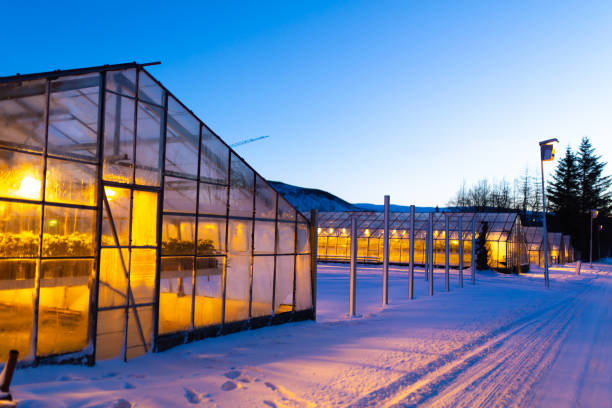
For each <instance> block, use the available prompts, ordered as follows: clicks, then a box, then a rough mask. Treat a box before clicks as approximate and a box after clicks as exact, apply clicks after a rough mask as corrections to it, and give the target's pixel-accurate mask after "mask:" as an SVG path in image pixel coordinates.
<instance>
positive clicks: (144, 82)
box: [138, 71, 164, 106]
mask: <svg viewBox="0 0 612 408" xmlns="http://www.w3.org/2000/svg"><path fill="white" fill-rule="evenodd" d="M138 98H139V99H140V100H141V101H143V102H146V103H149V104H155V105H159V106H161V105H162V104H163V100H164V91H163V89H162V88H161V87H160V86H159V85H158V84H157V82H155V80H154V79H153V78H151V76H149V74H147V73H146V72H144V71H140V72H139V74H138Z"/></svg>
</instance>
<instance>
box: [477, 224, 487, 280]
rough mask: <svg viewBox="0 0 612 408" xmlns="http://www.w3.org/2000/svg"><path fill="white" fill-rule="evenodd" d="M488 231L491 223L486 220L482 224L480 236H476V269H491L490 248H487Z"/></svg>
mask: <svg viewBox="0 0 612 408" xmlns="http://www.w3.org/2000/svg"><path fill="white" fill-rule="evenodd" d="M488 232H489V223H488V222H486V221H485V222H483V223H482V224H481V226H480V232H479V233H478V238H476V269H477V270H479V271H484V270H486V269H489V250H488V248H487V233H488Z"/></svg>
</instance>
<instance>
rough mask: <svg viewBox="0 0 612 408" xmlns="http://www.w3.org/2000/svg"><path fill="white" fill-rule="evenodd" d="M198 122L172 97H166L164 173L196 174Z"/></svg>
mask: <svg viewBox="0 0 612 408" xmlns="http://www.w3.org/2000/svg"><path fill="white" fill-rule="evenodd" d="M199 143H200V122H199V121H198V120H197V119H196V118H195V117H194V116H193V115H192V114H191V113H189V112H188V111H187V110H186V109H185V108H183V107H182V106H181V105H180V104H179V103H178V102H177V101H176V100H175V99H174V98H172V97H170V98H168V129H167V133H166V173H174V174H176V175H189V176H197V175H198V144H199Z"/></svg>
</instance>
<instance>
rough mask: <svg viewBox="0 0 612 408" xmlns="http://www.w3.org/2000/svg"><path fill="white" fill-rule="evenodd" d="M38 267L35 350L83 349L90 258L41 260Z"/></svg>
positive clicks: (86, 321) (86, 328) (86, 325)
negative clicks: (36, 337)
mask: <svg viewBox="0 0 612 408" xmlns="http://www.w3.org/2000/svg"><path fill="white" fill-rule="evenodd" d="M41 269H42V270H41V279H40V295H39V296H40V299H39V304H38V347H37V354H38V355H39V356H46V355H53V354H62V353H68V352H74V351H79V350H82V349H84V348H85V346H87V342H88V323H89V302H90V284H91V275H92V271H93V260H48V261H42V268H41Z"/></svg>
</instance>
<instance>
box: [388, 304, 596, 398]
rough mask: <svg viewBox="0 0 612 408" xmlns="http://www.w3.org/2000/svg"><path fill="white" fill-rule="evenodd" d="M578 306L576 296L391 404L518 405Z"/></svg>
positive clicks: (555, 348)
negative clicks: (474, 358) (562, 305)
mask: <svg viewBox="0 0 612 408" xmlns="http://www.w3.org/2000/svg"><path fill="white" fill-rule="evenodd" d="M583 308H584V306H583V305H582V304H581V303H579V299H577V298H575V299H573V300H572V301H571V302H568V304H567V305H565V306H564V307H562V308H561V309H559V310H558V313H556V314H555V315H553V316H552V318H550V319H549V318H548V317H549V314H545V315H541V316H540V317H538V318H537V319H535V320H534V322H533V324H526V325H524V326H521V327H520V328H518V329H517V330H516V331H514V332H513V334H512V336H507V337H506V338H505V339H504V340H503V341H500V342H499V343H497V344H496V346H495V347H491V350H492V352H489V353H487V352H484V353H482V354H481V355H480V356H479V357H480V358H477V359H476V360H479V361H477V363H476V364H474V365H470V364H468V365H465V364H459V366H457V367H456V368H455V369H453V370H451V371H450V372H449V373H446V374H443V375H440V376H435V375H434V377H433V378H432V379H431V381H429V382H428V383H427V384H426V385H425V386H423V387H420V388H419V389H418V390H416V391H414V392H412V393H411V394H409V395H407V396H405V397H404V398H401V400H400V401H399V402H398V403H397V404H395V405H392V406H394V407H412V406H417V405H418V406H429V405H431V406H436V407H445V406H449V407H461V406H465V407H491V406H502V407H508V406H522V405H523V402H524V401H523V399H524V397H525V395H527V394H528V392H529V391H530V390H531V387H532V386H533V384H534V383H535V382H536V381H537V379H538V378H539V376H540V374H541V373H542V371H543V370H545V369H546V368H547V367H549V366H550V365H551V364H552V362H553V361H554V360H555V358H556V356H557V353H558V350H559V349H560V347H561V345H562V343H563V340H564V338H565V335H566V334H567V332H568V326H570V324H571V323H573V322H574V320H573V319H574V318H575V317H576V316H577V315H579V313H580V312H581V311H582V309H583ZM502 345H503V347H502ZM468 360H469V359H468Z"/></svg>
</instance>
